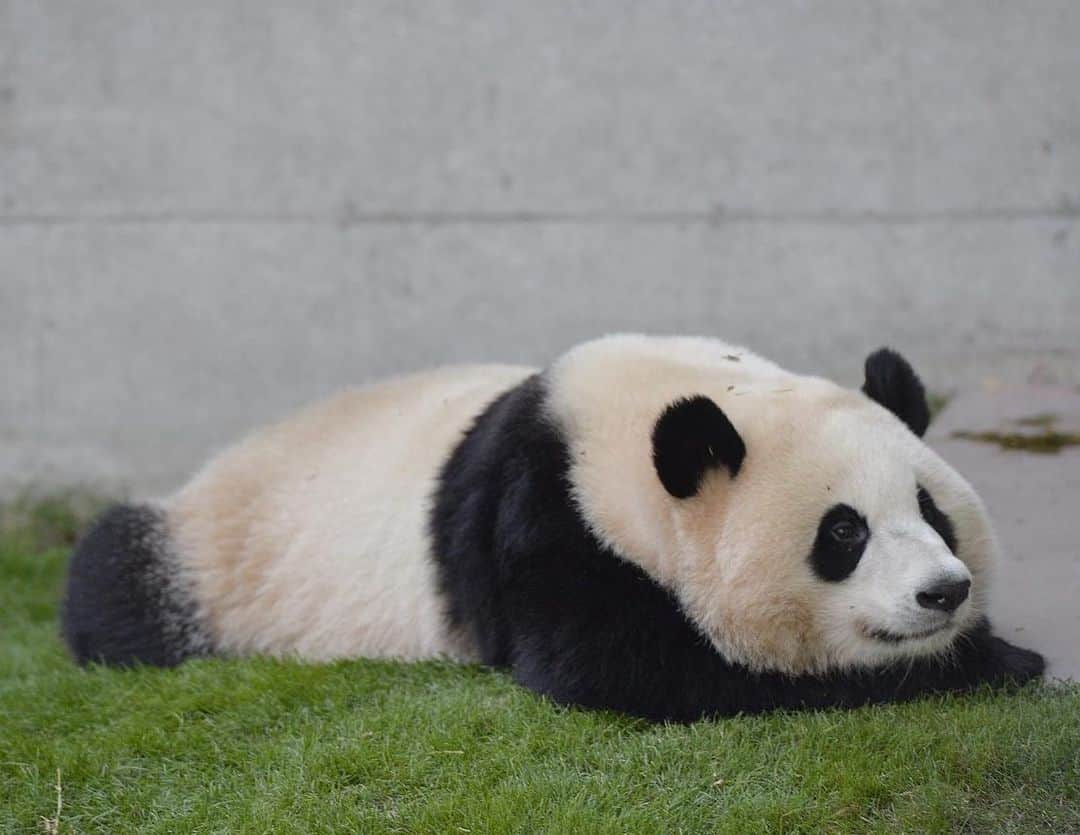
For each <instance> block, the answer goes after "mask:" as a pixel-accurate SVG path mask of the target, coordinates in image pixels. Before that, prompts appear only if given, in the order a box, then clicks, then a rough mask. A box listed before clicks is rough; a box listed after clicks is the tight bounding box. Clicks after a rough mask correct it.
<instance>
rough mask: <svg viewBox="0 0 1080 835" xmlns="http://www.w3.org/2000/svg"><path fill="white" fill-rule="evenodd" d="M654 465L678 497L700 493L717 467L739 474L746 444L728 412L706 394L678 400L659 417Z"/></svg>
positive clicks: (654, 435) (669, 491)
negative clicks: (705, 477) (704, 482)
mask: <svg viewBox="0 0 1080 835" xmlns="http://www.w3.org/2000/svg"><path fill="white" fill-rule="evenodd" d="M652 446H653V465H654V466H655V467H656V473H657V475H658V476H659V477H660V483H661V484H663V485H664V489H665V490H667V491H668V493H670V494H671V495H672V496H674V497H675V498H677V499H688V498H690V497H691V496H693V495H694V494H696V493H697V491H698V488H699V487H700V486H701V479H702V478H704V476H705V473H706V472H707V471H708V470H710V469H712V468H713V467H727V469H728V472H729V473H731V477H732V478H734V477H735V476H737V475H738V474H739V468H740V467H742V462H743V459H744V458H745V457H746V445H745V444H744V443H743V439H742V438H741V437H739V433H738V432H737V431H736V430H735V427H734V426H732V425H731V421H730V420H728V416H727V415H725V414H724V412H723V410H722V409H721V408H720V407H719V406H717V405H716V404H715V403H714V402H713V401H712V400H710V399H709V398H708V397H706V396H705V395H703V394H699V395H696V396H694V397H687V398H683V399H681V400H676V401H675V402H674V403H672V404H671V405H670V406H668V407H667V409H665V410H664V413H663V414H662V415H661V416H660V418H659V419H658V420H657V421H656V426H655V427H654V429H653V435H652Z"/></svg>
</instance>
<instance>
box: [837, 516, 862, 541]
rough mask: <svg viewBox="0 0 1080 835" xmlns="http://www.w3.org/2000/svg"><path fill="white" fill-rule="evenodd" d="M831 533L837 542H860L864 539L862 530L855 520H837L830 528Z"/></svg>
mask: <svg viewBox="0 0 1080 835" xmlns="http://www.w3.org/2000/svg"><path fill="white" fill-rule="evenodd" d="M829 535H830V536H832V538H833V539H835V540H836V541H837V542H843V543H850V542H858V541H859V540H860V539H862V530H861V529H860V528H859V526H858V525H856V524H854V523H853V522H846V521H845V522H837V523H836V524H835V525H833V526H832V527H831V528H829Z"/></svg>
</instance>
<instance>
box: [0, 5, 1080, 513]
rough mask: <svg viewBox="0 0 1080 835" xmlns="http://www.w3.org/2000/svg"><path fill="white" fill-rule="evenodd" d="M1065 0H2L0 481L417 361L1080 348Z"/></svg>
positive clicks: (149, 462) (1011, 369) (1065, 377)
mask: <svg viewBox="0 0 1080 835" xmlns="http://www.w3.org/2000/svg"><path fill="white" fill-rule="evenodd" d="M1077 43H1080V4H1078V3H1075V2H1073V1H1072V0H1032V2H1027V3H1022V4H1020V3H1012V4H1008V3H985V2H979V0H957V2H949V3H939V2H929V0H926V1H924V2H910V3H885V4H865V3H860V2H856V1H855V0H842V1H841V0H822V1H821V2H798V3H796V2H792V3H757V2H720V3H715V2H707V3H706V2H669V0H661V2H655V3H648V4H646V3H625V2H621V0H618V1H616V0H603V2H596V3H580V2H554V3H509V4H508V3H502V2H494V0H484V1H483V2H481V1H480V0H476V1H475V2H464V1H462V2H448V1H444V0H439V1H438V2H434V3H414V2H408V1H407V0H393V2H370V1H368V2H359V3H354V2H345V0H326V1H325V2H314V3H312V2H303V1H302V0H269V2H268V1H267V0H259V2H255V0H238V2H228V3H222V2H217V0H193V2H188V3H172V2H167V0H141V2H138V3H136V2H134V0H106V1H105V2H96V3H79V2H76V1H75V0H0V496H3V495H9V494H11V493H12V492H14V491H16V490H19V489H22V488H25V487H27V486H34V487H37V488H39V489H49V488H51V487H55V486H62V485H68V484H72V483H87V484H92V485H94V486H95V487H99V488H104V489H109V490H133V491H137V492H142V491H157V490H162V489H168V488H170V487H172V486H175V485H176V484H177V483H178V482H179V481H180V480H181V479H182V478H183V477H184V476H185V475H186V474H187V473H188V472H190V471H191V470H192V469H193V467H195V466H196V465H197V463H198V462H199V461H201V460H202V459H203V458H204V457H205V456H206V455H207V454H208V453H209V452H210V451H211V450H212V449H214V448H215V447H218V446H220V445H221V444H223V443H225V442H227V441H228V440H230V439H231V438H233V437H235V436H236V435H237V434H239V433H241V432H243V431H244V430H246V429H247V428H248V427H250V426H251V425H252V424H255V423H259V422H262V421H265V420H267V419H270V418H272V417H274V416H276V415H278V414H281V413H282V412H284V411H287V410H288V409H291V408H293V407H294V406H296V405H298V404H300V403H302V402H304V401H307V400H309V399H311V398H312V397H315V396H318V395H321V394H323V393H325V392H327V391H329V390H331V389H333V388H335V387H337V386H340V385H342V384H344V383H348V382H354V381H358V380H363V379H368V378H370V377H371V376H373V375H377V374H384V373H390V372H395V371H401V370H405V369H411V368H415V367H419V366H426V365H430V364H433V363H437V362H443V361H453V360H464V359H501V360H527V361H533V362H543V361H546V360H547V359H549V358H550V357H552V356H553V355H555V354H556V353H557V352H559V351H560V350H562V349H564V348H565V347H567V346H568V345H570V344H572V343H574V342H576V341H578V340H581V339H584V338H588V337H590V336H594V335H596V334H598V333H600V332H603V331H606V330H616V329H647V330H650V331H659V332H700V333H707V334H717V335H721V336H724V337H726V338H729V339H732V340H736V341H741V342H745V343H748V344H750V345H751V346H752V347H754V348H756V349H758V350H759V351H761V352H763V353H765V354H767V355H769V356H772V357H775V358H776V359H778V360H779V361H781V362H783V363H785V364H788V365H791V366H793V367H796V368H799V369H802V370H813V371H820V372H824V373H827V374H830V375H833V376H837V377H839V378H841V379H843V380H847V381H849V382H855V381H856V379H857V376H858V370H859V367H860V365H861V359H862V357H863V356H864V355H865V354H866V352H867V351H868V350H870V349H872V348H874V347H876V346H877V345H878V344H881V343H884V342H888V343H892V344H894V345H896V346H897V347H899V348H901V349H903V350H904V351H905V353H907V354H908V355H910V356H911V358H912V359H913V360H914V361H915V363H916V364H917V365H918V366H919V368H920V369H921V370H922V372H923V373H924V375H925V376H926V378H927V380H928V382H929V383H930V385H931V387H932V388H934V389H935V390H938V391H948V390H952V389H954V388H961V389H962V388H970V387H971V386H975V385H978V384H980V383H981V381H982V380H983V379H985V378H987V377H999V378H1003V379H1009V380H1013V381H1023V380H1025V379H1027V378H1028V377H1030V376H1032V375H1034V376H1035V377H1037V378H1039V379H1057V380H1059V381H1060V382H1061V383H1063V384H1068V383H1073V384H1075V383H1077V382H1080V345H1078V338H1077V327H1078V326H1077V322H1078V321H1080V96H1078V93H1077V79H1078V78H1080V49H1077Z"/></svg>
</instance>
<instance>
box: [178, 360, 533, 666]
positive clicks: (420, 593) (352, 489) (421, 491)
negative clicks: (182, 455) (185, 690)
mask: <svg viewBox="0 0 1080 835" xmlns="http://www.w3.org/2000/svg"><path fill="white" fill-rule="evenodd" d="M531 373H533V369H530V368H525V367H520V366H505V365H477V366H459V367H450V368H443V369H439V370H436V371H431V372H427V373H421V374H415V375H410V376H406V377H400V378H395V379H391V380H388V381H385V382H382V383H378V384H375V385H372V386H369V387H365V388H360V389H355V390H350V391H347V392H344V393H342V394H339V395H337V396H336V397H333V398H332V399H330V400H328V401H326V402H324V403H321V404H318V405H316V406H314V407H312V408H309V409H307V410H305V411H303V412H301V413H300V414H298V415H296V416H294V417H292V418H290V419H288V420H286V421H283V422H282V423H279V424H276V425H274V426H271V427H268V428H266V429H263V430H261V431H259V432H256V433H255V434H253V435H252V436H250V437H249V438H247V439H246V440H244V441H242V442H241V443H240V444H238V445H237V446H235V447H233V448H231V449H229V450H227V451H225V452H224V453H222V454H221V455H220V456H218V457H217V458H216V459H214V460H212V461H211V462H210V463H209V464H208V465H207V466H206V467H205V468H204V469H203V470H202V471H201V472H200V473H199V474H198V475H197V476H196V477H195V478H194V479H193V480H192V481H191V482H190V483H189V484H188V485H187V486H186V487H185V488H183V489H182V490H181V491H180V492H179V493H178V494H176V495H175V496H174V497H172V498H171V499H169V500H168V501H166V502H165V503H164V510H165V513H166V515H167V520H168V528H169V531H170V535H171V537H172V548H173V552H174V554H173V556H174V559H175V560H176V562H177V565H178V569H179V573H180V580H181V582H182V583H183V584H184V585H186V586H188V587H189V591H190V596H191V598H192V599H193V600H194V601H196V605H197V611H198V616H199V620H200V621H201V622H202V624H203V625H204V628H205V629H206V630H207V631H208V632H209V633H210V634H209V636H208V637H209V638H210V640H211V641H212V642H213V644H214V645H215V646H216V648H217V649H218V650H219V651H222V652H225V653H268V654H273V655H293V654H295V655H299V656H301V657H304V658H307V659H312V660H323V659H331V658H343V657H357V656H366V657H394V658H404V659H416V658H428V657H437V656H449V657H455V658H468V657H469V655H470V650H469V648H468V647H467V646H466V645H465V644H464V643H463V642H461V641H460V640H459V639H458V638H457V636H455V635H454V634H452V633H448V631H447V628H446V624H445V621H444V618H443V613H442V608H443V607H442V603H441V600H440V598H439V596H438V593H437V589H436V577H435V569H434V564H433V560H432V557H431V553H430V551H431V544H430V536H429V530H428V517H429V512H430V504H431V499H432V492H433V490H434V488H435V486H436V482H437V478H438V475H439V471H440V469H441V467H442V466H443V464H444V463H445V462H446V460H447V458H448V457H449V456H450V453H451V452H452V450H453V448H454V446H455V445H456V444H457V443H458V441H459V440H460V439H461V437H462V435H463V434H464V432H465V431H466V430H467V429H468V427H469V426H470V425H471V423H472V421H473V420H474V419H475V417H476V416H477V415H478V414H479V413H480V412H481V411H483V409H484V408H485V407H486V406H487V405H489V404H490V403H491V402H492V401H493V400H494V399H495V398H496V397H498V395H499V394H501V393H502V392H504V391H506V390H507V389H509V388H511V387H513V386H514V385H516V384H517V383H519V382H521V381H522V380H523V379H525V378H526V377H527V376H529V375H530V374H531Z"/></svg>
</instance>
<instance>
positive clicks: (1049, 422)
mask: <svg viewBox="0 0 1080 835" xmlns="http://www.w3.org/2000/svg"><path fill="white" fill-rule="evenodd" d="M1011 423H1012V424H1013V425H1014V426H1016V427H1019V428H1018V429H1016V430H1014V431H1007V432H997V431H984V432H971V431H967V430H956V431H955V432H953V433H952V437H954V438H960V439H962V440H965V441H977V442H979V443H984V444H996V445H997V446H999V447H1001V448H1002V449H1008V450H1019V451H1021V452H1034V453H1038V454H1041V455H1053V454H1056V453H1059V452H1061V450H1063V449H1065V448H1066V447H1071V446H1080V432H1071V431H1065V430H1061V429H1059V428H1058V426H1057V423H1058V416H1057V415H1054V414H1039V415H1031V416H1029V417H1023V418H1017V419H1016V420H1014V421H1011ZM1032 430H1038V431H1032Z"/></svg>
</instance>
